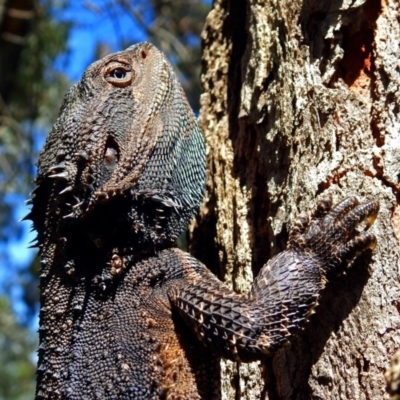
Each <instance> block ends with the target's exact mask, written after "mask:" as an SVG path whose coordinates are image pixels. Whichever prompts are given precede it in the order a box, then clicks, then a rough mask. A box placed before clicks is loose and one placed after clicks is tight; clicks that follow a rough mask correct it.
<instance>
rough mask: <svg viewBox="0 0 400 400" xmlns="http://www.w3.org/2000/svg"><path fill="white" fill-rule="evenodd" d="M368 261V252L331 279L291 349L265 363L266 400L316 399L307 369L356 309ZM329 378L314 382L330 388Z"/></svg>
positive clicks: (367, 277)
mask: <svg viewBox="0 0 400 400" xmlns="http://www.w3.org/2000/svg"><path fill="white" fill-rule="evenodd" d="M371 257H372V254H371V252H370V251H369V252H368V253H366V254H364V255H363V256H362V257H359V258H357V259H356V260H355V262H354V264H353V265H352V266H351V268H349V269H348V270H347V271H346V275H343V274H342V275H341V276H338V277H335V278H333V279H331V281H330V282H329V283H328V286H327V288H326V289H325V290H324V291H323V293H322V296H321V300H320V302H319V305H318V313H317V314H315V315H314V316H313V317H311V319H310V321H309V323H307V324H306V326H305V328H304V330H303V332H301V333H300V334H299V335H298V336H296V337H294V339H293V340H292V343H291V345H289V346H287V347H285V348H283V349H281V350H280V351H278V353H277V354H276V355H275V356H274V357H273V358H272V359H267V360H266V362H265V367H266V371H265V376H266V378H267V384H266V391H267V392H268V394H269V400H278V399H279V400H281V399H291V400H308V399H311V398H312V399H315V400H316V399H319V398H318V397H316V396H315V395H314V396H312V391H311V388H310V384H309V378H310V375H311V368H312V366H313V365H314V364H315V363H316V362H317V361H318V359H319V358H320V356H321V354H322V353H323V351H324V348H325V346H326V343H327V341H328V340H329V338H330V337H331V336H332V334H333V333H335V332H337V331H338V330H339V328H340V326H341V324H342V323H343V321H344V320H345V319H346V318H347V316H348V315H349V314H350V313H351V312H352V310H353V309H354V308H355V307H356V306H357V304H358V302H359V300H360V297H361V294H362V292H363V289H364V286H365V285H366V284H367V282H368V279H369V277H370V273H369V270H368V265H369V263H370V261H371ZM332 378H334V377H330V376H327V375H324V376H322V375H321V376H318V377H317V381H318V383H319V384H320V385H322V386H328V387H329V386H332V385H334V382H333V379H332ZM321 400H322V399H321Z"/></svg>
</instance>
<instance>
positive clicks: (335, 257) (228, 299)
mask: <svg viewBox="0 0 400 400" xmlns="http://www.w3.org/2000/svg"><path fill="white" fill-rule="evenodd" d="M378 209H379V205H378V203H377V202H376V201H370V202H368V203H366V204H362V205H360V204H359V202H358V200H357V199H356V198H355V197H351V198H348V199H346V200H344V201H342V202H341V203H339V204H338V205H336V206H335V207H334V208H332V209H331V200H330V199H324V200H323V201H322V202H320V203H319V204H318V207H317V210H316V212H315V213H314V215H313V217H312V219H311V220H309V219H307V218H305V217H302V218H300V220H299V222H298V223H296V225H295V226H294V228H293V230H292V232H291V233H290V237H289V243H288V247H287V249H286V250H285V251H283V252H281V253H280V254H278V255H277V256H276V257H274V258H273V259H271V260H270V261H269V262H268V263H267V264H266V265H265V266H264V267H263V268H262V269H261V271H260V273H259V275H258V276H257V278H256V280H255V282H254V284H253V286H252V289H251V291H250V293H249V294H248V295H240V294H237V293H235V292H233V291H232V290H231V289H229V288H228V287H227V286H226V285H224V284H223V283H222V282H220V281H219V280H218V279H217V278H216V277H215V276H214V275H212V274H211V273H210V272H209V271H208V270H207V269H206V268H205V267H204V266H202V265H201V264H200V263H199V262H198V261H197V260H195V259H193V258H191V257H190V256H184V255H182V257H183V258H184V259H183V260H182V262H183V264H184V266H185V268H184V270H185V277H184V279H180V280H178V281H174V283H173V285H171V286H170V287H169V289H168V295H169V298H170V300H171V302H172V304H173V306H174V307H175V308H176V309H177V310H178V312H179V314H180V315H181V316H182V317H183V319H184V320H185V321H186V323H187V324H188V325H189V326H191V327H192V328H193V329H194V331H195V333H196V335H197V336H198V338H199V339H200V340H201V341H203V342H204V343H205V344H207V345H209V346H211V347H213V348H214V349H216V350H217V351H218V353H219V354H220V355H222V356H223V357H225V358H228V359H232V360H240V361H244V362H248V361H252V360H256V359H259V358H260V357H261V356H262V355H263V354H269V353H271V352H272V351H274V350H276V349H277V348H278V347H280V346H281V345H282V344H283V343H284V342H285V341H287V340H288V339H289V338H290V337H291V335H292V334H293V333H294V332H295V331H296V330H297V329H298V328H299V327H301V326H302V325H303V324H304V322H305V321H306V320H307V318H308V317H309V316H310V314H311V313H312V312H313V309H314V308H315V307H316V305H317V304H318V298H319V296H320V294H321V291H322V289H323V288H324V287H325V285H326V282H327V281H328V279H329V277H330V276H332V275H334V274H338V273H340V272H341V271H343V268H344V265H345V264H346V261H348V260H349V259H351V258H354V256H356V255H357V254H359V253H360V252H363V251H364V250H366V249H367V248H374V246H375V243H376V239H375V236H374V235H373V234H371V233H370V232H367V231H366V230H364V231H362V232H358V231H357V229H356V228H357V226H359V224H360V223H361V222H363V221H365V224H366V227H365V228H366V229H367V228H369V226H370V225H371V224H372V223H373V221H374V219H375V217H376V215H377V212H378Z"/></svg>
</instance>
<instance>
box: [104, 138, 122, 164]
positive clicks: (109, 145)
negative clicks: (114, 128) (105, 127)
mask: <svg viewBox="0 0 400 400" xmlns="http://www.w3.org/2000/svg"><path fill="white" fill-rule="evenodd" d="M118 161H119V146H118V143H117V142H116V141H115V140H114V138H112V137H111V136H109V137H108V138H107V141H106V147H105V150H104V159H103V163H104V166H105V167H106V168H107V169H108V170H110V171H113V170H114V169H115V168H117V166H118Z"/></svg>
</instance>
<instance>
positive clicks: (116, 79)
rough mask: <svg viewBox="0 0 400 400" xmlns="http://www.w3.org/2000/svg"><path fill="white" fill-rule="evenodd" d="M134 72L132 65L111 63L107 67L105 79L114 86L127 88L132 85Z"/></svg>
mask: <svg viewBox="0 0 400 400" xmlns="http://www.w3.org/2000/svg"><path fill="white" fill-rule="evenodd" d="M133 76H134V74H133V71H132V68H131V66H130V65H128V64H123V63H120V62H115V61H114V62H111V63H110V64H108V65H107V66H106V71H105V74H104V78H105V80H106V81H107V82H109V83H111V84H112V85H114V86H118V87H125V86H128V85H129V84H131V83H132V80H133Z"/></svg>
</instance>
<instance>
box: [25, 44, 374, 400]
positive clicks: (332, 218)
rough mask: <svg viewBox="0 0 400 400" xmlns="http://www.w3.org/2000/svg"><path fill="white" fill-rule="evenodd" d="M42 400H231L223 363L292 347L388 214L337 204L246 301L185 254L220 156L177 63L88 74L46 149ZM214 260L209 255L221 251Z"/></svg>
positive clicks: (41, 221)
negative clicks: (212, 154)
mask: <svg viewBox="0 0 400 400" xmlns="http://www.w3.org/2000/svg"><path fill="white" fill-rule="evenodd" d="M38 167H39V168H38V175H37V178H36V188H35V190H34V191H33V194H32V204H33V207H32V211H31V213H30V215H29V216H28V218H31V219H32V220H33V224H34V227H35V229H36V230H37V232H38V245H39V248H40V255H41V260H42V270H41V276H40V292H41V297H40V303H41V309H40V327H39V336H40V345H39V359H38V370H37V391H36V398H37V399H76V400H78V399H79V400H84V399H167V398H168V399H218V398H219V397H220V384H219V363H218V360H219V357H221V356H222V357H226V358H229V359H232V360H239V361H244V362H246V361H251V360H256V359H259V358H261V357H262V356H263V355H265V354H270V353H271V352H273V351H275V350H276V349H277V348H279V347H280V346H281V345H282V344H283V343H284V342H286V341H288V340H290V338H291V337H292V335H293V334H295V333H296V331H297V330H298V328H300V327H301V326H303V325H304V322H305V321H306V320H307V318H308V317H309V315H310V314H311V313H312V312H313V309H314V308H315V306H316V305H317V302H318V298H319V296H320V293H321V290H322V289H323V288H324V286H325V284H326V282H327V279H328V277H329V276H330V275H331V274H336V273H340V271H341V270H343V267H342V266H343V263H344V262H345V261H346V260H348V259H350V258H352V257H354V256H355V255H356V254H358V253H360V252H362V251H364V250H365V249H367V248H372V247H373V246H374V244H375V237H374V236H373V235H372V234H371V233H369V232H367V231H363V232H361V233H359V232H357V230H356V228H357V225H358V224H359V223H360V222H361V221H367V226H369V225H371V224H372V222H373V220H374V218H375V216H376V214H377V212H378V204H377V202H374V201H371V202H368V203H366V204H362V205H360V204H359V203H358V201H357V199H356V198H353V197H352V198H348V199H346V200H344V201H343V202H341V203H339V204H338V205H337V206H335V207H333V208H332V207H331V201H330V199H329V198H327V199H324V200H323V201H321V202H320V203H319V205H318V208H317V211H316V213H315V214H314V215H313V216H312V218H310V219H307V218H305V217H302V218H301V219H300V220H299V221H298V223H297V224H296V225H295V226H294V228H293V230H292V232H291V234H290V238H289V244H288V247H287V249H286V250H285V251H284V252H282V253H280V254H279V255H278V256H276V257H275V258H273V259H272V260H270V261H269V262H268V263H267V264H266V265H265V266H264V268H263V269H262V270H261V271H260V274H259V275H258V276H257V278H256V279H255V282H254V285H253V287H252V290H251V292H250V293H249V294H248V295H240V294H236V293H235V292H233V291H232V290H231V289H229V288H228V287H227V286H225V285H224V284H223V283H222V282H220V281H219V280H218V279H217V278H216V277H215V276H214V275H212V274H211V273H210V272H209V270H208V269H207V268H206V267H205V266H204V265H202V264H201V263H200V262H199V261H197V260H196V259H194V258H193V257H191V256H190V255H189V254H186V253H184V252H183V251H181V250H179V249H178V248H177V247H176V238H177V237H178V235H179V234H180V233H182V231H183V230H184V229H185V228H186V227H187V224H188V223H189V221H190V219H191V218H192V217H193V215H194V214H195V212H196V210H197V209H198V207H199V204H200V202H201V200H202V196H203V189H204V181H205V148H204V143H203V138H202V135H201V133H200V130H199V128H198V125H197V122H196V119H195V117H194V115H193V112H192V111H191V109H190V107H189V105H188V103H187V100H186V97H185V95H184V93H183V91H182V88H181V87H180V85H179V83H178V82H177V80H176V77H175V75H174V73H173V71H172V68H171V66H170V64H169V63H168V61H167V60H166V58H165V56H164V55H163V54H162V53H161V52H160V51H158V50H157V49H156V48H155V47H154V46H152V45H151V44H148V43H141V44H138V45H135V46H132V47H130V48H128V49H127V50H125V51H123V52H120V53H115V54H112V55H110V56H107V57H105V58H103V59H101V60H99V61H97V62H95V63H94V64H92V65H91V66H89V68H88V69H87V70H86V72H85V74H84V75H83V78H82V80H81V81H80V82H79V83H78V84H76V85H75V86H73V87H72V88H71V89H70V91H69V92H68V94H67V95H66V97H65V100H64V104H63V106H62V108H61V111H60V116H59V118H58V120H57V122H56V123H55V125H54V127H53V130H52V131H51V133H50V135H49V137H48V139H47V142H46V144H45V146H44V149H43V150H42V152H41V154H40V158H39V163H38ZM205 251H207V249H205Z"/></svg>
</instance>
